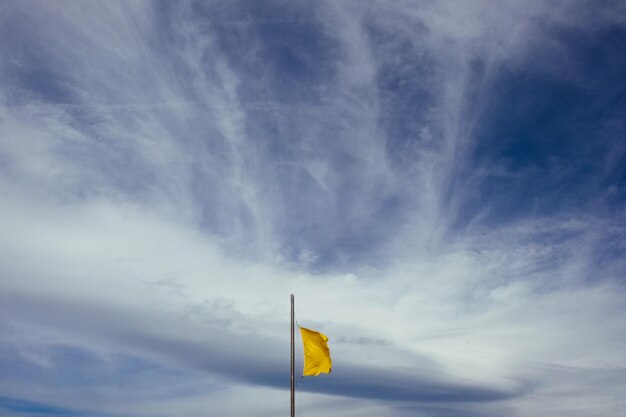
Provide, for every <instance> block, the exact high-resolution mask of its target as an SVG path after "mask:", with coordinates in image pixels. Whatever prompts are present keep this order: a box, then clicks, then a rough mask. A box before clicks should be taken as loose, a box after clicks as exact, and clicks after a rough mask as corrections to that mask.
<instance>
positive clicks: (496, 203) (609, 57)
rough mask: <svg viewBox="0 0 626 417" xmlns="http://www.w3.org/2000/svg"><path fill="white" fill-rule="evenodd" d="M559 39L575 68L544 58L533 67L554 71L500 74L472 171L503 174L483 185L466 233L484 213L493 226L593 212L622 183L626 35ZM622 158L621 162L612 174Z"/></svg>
mask: <svg viewBox="0 0 626 417" xmlns="http://www.w3.org/2000/svg"><path fill="white" fill-rule="evenodd" d="M553 36H555V37H556V38H557V39H558V41H559V42H560V43H561V44H562V45H563V46H564V47H565V48H566V50H567V53H568V55H569V57H570V60H571V61H563V62H558V60H559V58H558V57H551V58H549V57H545V56H542V51H537V52H538V54H537V57H536V58H537V59H552V61H551V62H552V63H553V65H554V66H555V67H556V68H557V69H556V71H551V72H548V71H545V69H544V70H542V69H541V68H540V65H538V64H537V65H534V64H533V63H532V61H531V63H530V64H529V65H528V66H527V67H524V68H511V67H501V68H498V71H497V75H496V77H495V80H494V81H493V84H492V85H491V88H490V94H491V97H490V101H489V105H488V106H486V109H485V111H484V112H483V113H482V114H481V115H480V122H479V125H480V128H479V129H477V132H476V135H477V140H478V145H477V147H476V149H475V154H474V161H473V166H472V167H471V168H470V169H480V168H481V167H485V166H487V167H493V166H497V167H499V168H500V170H499V171H498V172H497V173H494V174H492V175H488V176H486V177H485V178H484V179H482V181H481V183H480V185H479V187H478V189H477V192H476V193H475V194H474V196H473V198H470V199H469V200H468V201H467V202H466V205H465V207H464V210H462V213H463V216H464V217H463V218H462V219H459V221H460V223H461V224H462V223H463V221H468V220H471V218H472V214H475V213H477V212H480V211H481V210H482V209H483V208H484V207H485V206H487V207H490V208H491V211H490V212H489V214H488V216H487V217H486V218H485V221H486V222H487V223H488V224H494V223H495V224H497V223H502V222H508V221H511V220H515V219H520V218H526V217H534V216H551V215H556V214H563V213H568V212H569V213H571V212H581V211H582V212H584V211H595V210H597V205H604V204H605V200H604V197H605V196H606V195H607V189H608V188H609V187H611V185H613V184H616V183H619V181H620V180H619V178H620V176H623V170H624V155H623V152H624V145H623V135H624V123H623V120H624V117H625V116H626V114H625V113H626V108H625V106H624V105H623V103H624V99H623V96H624V80H623V74H625V73H626V43H625V42H624V41H625V40H626V32H624V30H623V29H619V30H618V29H606V30H599V31H597V32H593V33H584V34H581V33H579V32H576V33H555V34H554V35H553ZM572 66H573V67H574V68H572ZM572 72H574V74H572ZM619 103H622V104H621V105H620V104H619ZM616 150H617V151H618V152H622V155H621V156H618V161H617V163H615V164H613V166H607V160H609V159H611V157H612V155H611V154H612V153H613V152H615V151H616ZM615 193H617V194H619V196H617V197H613V199H614V203H613V204H614V205H616V202H617V201H619V200H621V199H622V198H623V194H624V189H623V187H621V188H620V187H616V189H615V192H614V194H615Z"/></svg>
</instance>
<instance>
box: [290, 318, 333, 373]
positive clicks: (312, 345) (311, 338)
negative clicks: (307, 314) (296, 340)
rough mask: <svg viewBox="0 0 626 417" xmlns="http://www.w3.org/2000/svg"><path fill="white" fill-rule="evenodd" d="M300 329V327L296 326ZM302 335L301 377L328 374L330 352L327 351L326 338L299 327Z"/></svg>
mask: <svg viewBox="0 0 626 417" xmlns="http://www.w3.org/2000/svg"><path fill="white" fill-rule="evenodd" d="M298 327H300V326H298ZM300 334H301V335H302V347H303V348H304V370H303V372H302V375H303V376H308V375H312V376H315V375H319V374H321V373H322V372H323V373H326V374H329V373H330V371H331V368H332V365H333V363H332V361H331V360H330V350H328V344H327V343H326V342H328V337H326V335H324V334H322V333H320V332H316V331H315V330H310V329H305V328H304V327H300Z"/></svg>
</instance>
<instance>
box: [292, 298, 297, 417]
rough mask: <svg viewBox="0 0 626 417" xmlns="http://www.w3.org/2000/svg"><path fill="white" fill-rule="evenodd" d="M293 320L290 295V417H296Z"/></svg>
mask: <svg viewBox="0 0 626 417" xmlns="http://www.w3.org/2000/svg"><path fill="white" fill-rule="evenodd" d="M293 319H294V313H293V294H291V417H295V416H296V375H295V366H294V365H295V361H296V349H295V345H294V327H293Z"/></svg>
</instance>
